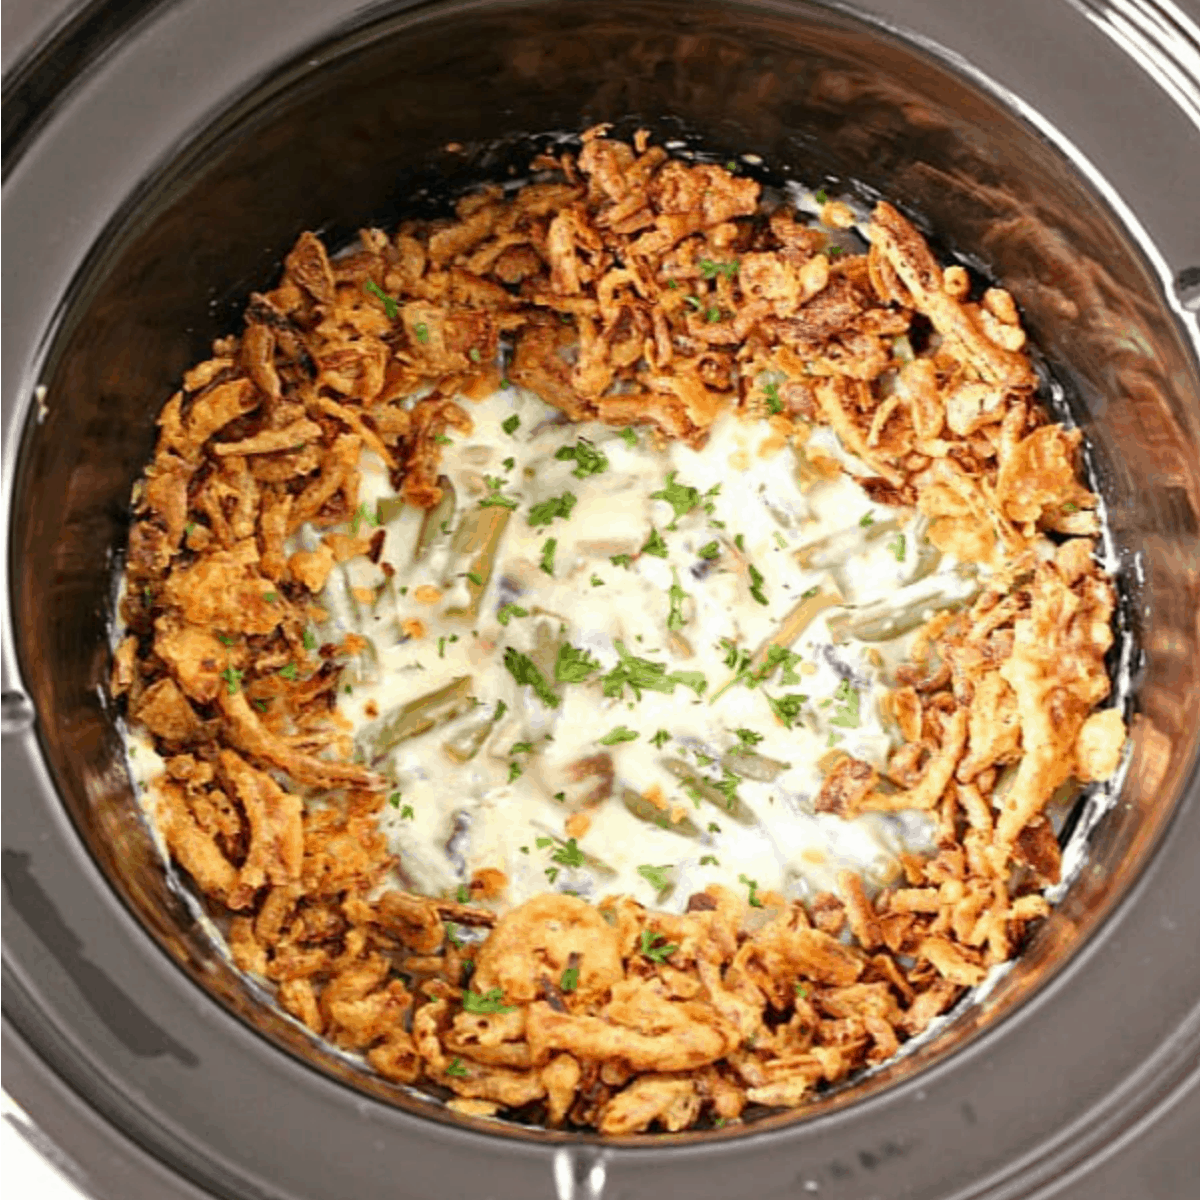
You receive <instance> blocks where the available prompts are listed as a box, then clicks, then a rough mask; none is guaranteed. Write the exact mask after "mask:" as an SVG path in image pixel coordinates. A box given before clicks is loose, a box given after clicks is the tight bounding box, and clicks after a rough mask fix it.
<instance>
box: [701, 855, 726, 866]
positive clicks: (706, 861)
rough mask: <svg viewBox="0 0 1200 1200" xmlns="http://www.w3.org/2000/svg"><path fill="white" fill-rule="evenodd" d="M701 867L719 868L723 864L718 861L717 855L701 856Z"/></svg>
mask: <svg viewBox="0 0 1200 1200" xmlns="http://www.w3.org/2000/svg"><path fill="white" fill-rule="evenodd" d="M700 865H701V866H702V867H719V866H720V865H721V864H720V863H719V862H718V861H717V856H716V855H715V854H702V855H701V856H700Z"/></svg>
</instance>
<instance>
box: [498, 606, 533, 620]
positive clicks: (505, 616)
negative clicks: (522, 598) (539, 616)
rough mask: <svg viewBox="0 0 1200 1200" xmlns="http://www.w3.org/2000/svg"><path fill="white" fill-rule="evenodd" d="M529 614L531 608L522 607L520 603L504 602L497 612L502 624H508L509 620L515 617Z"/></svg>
mask: <svg viewBox="0 0 1200 1200" xmlns="http://www.w3.org/2000/svg"><path fill="white" fill-rule="evenodd" d="M527 616H529V609H527V608H522V607H521V606H520V605H519V604H511V603H510V604H502V605H501V606H500V611H499V612H498V613H497V614H496V620H497V621H499V622H500V624H501V625H507V624H508V623H509V621H511V620H512V619H513V617H527Z"/></svg>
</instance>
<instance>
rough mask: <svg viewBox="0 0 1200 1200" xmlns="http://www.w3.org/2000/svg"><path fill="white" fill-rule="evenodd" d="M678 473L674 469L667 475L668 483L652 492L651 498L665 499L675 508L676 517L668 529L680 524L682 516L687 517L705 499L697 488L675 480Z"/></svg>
mask: <svg viewBox="0 0 1200 1200" xmlns="http://www.w3.org/2000/svg"><path fill="white" fill-rule="evenodd" d="M678 473H679V472H678V471H672V472H671V473H670V474H669V475H668V476H667V481H666V484H665V485H664V486H663V487H662V488H660V489H659V490H658V491H657V492H651V493H650V499H651V500H665V501H666V502H667V503H668V504H669V505H670V506H671V507H672V508H673V509H674V510H675V517H674V519H673V520H672V521H671V523H670V525H668V526H667V529H668V530H671V529H674V528H675V527H676V526H677V525H678V524H679V520H680V518H681V517H686V516H687V515H688V513H690V512H691V511H692V509H693V508H695V507H696V506H697V505H698V504H699V503H700V501H701V500H702V499H703V497H702V496H701V495H700V492H699V490H698V489H697V488H694V487H691V486H689V485H688V484H685V483H676V482H675V476H676V475H677V474H678Z"/></svg>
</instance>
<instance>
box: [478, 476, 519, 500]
mask: <svg viewBox="0 0 1200 1200" xmlns="http://www.w3.org/2000/svg"><path fill="white" fill-rule="evenodd" d="M486 480H487V485H488V494H487V495H486V496H484V498H483V499H482V500H480V502H479V507H480V508H516V507H517V501H516V500H514V499H513V498H512V497H511V496H502V495H501V494H500V492H501V489H502V488H503V487H504V484H505V482H506V481H505V480H503V479H500V478H498V477H497V476H495V475H488V476H486Z"/></svg>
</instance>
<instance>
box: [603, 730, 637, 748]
mask: <svg viewBox="0 0 1200 1200" xmlns="http://www.w3.org/2000/svg"><path fill="white" fill-rule="evenodd" d="M638 736H639V735H638V734H636V733H635V732H634V731H633V730H632V729H629V728H627V727H626V726H624V725H618V726H617V727H616V728H615V729H611V730H609V732H608V733H606V734H605V735H604V736H603V737H602V738H600V739H599V742H600V745H602V746H617V745H620V743H621V742H636V741H637V739H638Z"/></svg>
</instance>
